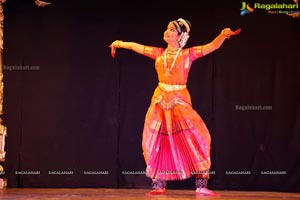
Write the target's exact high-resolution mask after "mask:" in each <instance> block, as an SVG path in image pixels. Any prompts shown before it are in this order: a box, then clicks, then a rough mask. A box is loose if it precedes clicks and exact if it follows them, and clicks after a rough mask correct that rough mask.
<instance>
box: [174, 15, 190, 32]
mask: <svg viewBox="0 0 300 200" xmlns="http://www.w3.org/2000/svg"><path fill="white" fill-rule="evenodd" d="M177 21H179V22H181V23H183V25H184V26H185V28H186V32H188V33H189V32H190V30H191V29H190V26H189V25H188V23H187V22H186V21H185V20H184V19H182V18H179V19H177Z"/></svg>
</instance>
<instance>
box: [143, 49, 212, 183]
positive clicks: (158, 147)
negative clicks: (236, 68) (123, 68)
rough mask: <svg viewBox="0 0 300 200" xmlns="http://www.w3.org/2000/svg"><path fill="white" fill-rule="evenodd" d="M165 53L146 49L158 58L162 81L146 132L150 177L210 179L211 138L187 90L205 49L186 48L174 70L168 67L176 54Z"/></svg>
mask: <svg viewBox="0 0 300 200" xmlns="http://www.w3.org/2000/svg"><path fill="white" fill-rule="evenodd" d="M165 51H167V50H165V49H163V48H158V47H151V46H145V49H144V55H145V56H148V57H150V58H152V59H155V68H156V71H157V75H158V80H159V84H158V86H157V87H156V89H155V91H154V94H153V96H152V99H151V104H150V106H149V108H148V111H147V114H146V117H145V124H144V130H143V141H142V148H143V155H144V159H145V162H146V165H147V168H146V176H148V177H149V178H151V179H152V180H161V181H168V180H183V179H187V178H189V177H191V176H193V175H196V177H200V178H205V179H208V178H209V173H208V171H209V169H210V166H211V160H210V143H211V138H210V134H209V131H208V129H207V127H206V125H205V123H204V122H203V120H202V118H201V117H200V116H199V115H198V113H197V112H196V111H195V110H194V109H193V107H192V103H191V98H190V94H189V92H188V89H187V88H186V84H187V80H188V74H189V71H190V67H191V64H192V63H193V61H194V60H196V59H198V58H200V57H202V56H203V54H202V49H201V46H195V47H191V48H186V49H182V50H181V51H180V52H179V53H178V57H177V59H176V62H175V63H174V65H173V68H172V69H171V70H170V69H168V67H167V66H171V64H172V62H173V60H174V54H173V55H172V54H168V53H165ZM166 64H167V65H166Z"/></svg>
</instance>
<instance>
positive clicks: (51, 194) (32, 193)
mask: <svg viewBox="0 0 300 200" xmlns="http://www.w3.org/2000/svg"><path fill="white" fill-rule="evenodd" d="M146 192H148V190H145V189H103V188H76V189H73V188H72V189H67V188H57V189H56V188H51V189H49V188H45V189H43V188H5V189H0V200H7V199H8V200H10V199H13V200H37V199H41V200H68V199H80V200H96V199H97V200H101V199H108V200H110V199H111V200H142V199H143V200H145V199H146V200H147V199H151V200H166V199H167V200H171V199H178V200H185V199H194V200H195V199H202V200H216V199H217V200H277V199H278V200H293V199H295V200H296V199H297V200H299V199H300V193H288V192H286V193H285V192H257V191H216V192H218V193H220V194H221V196H220V197H204V196H195V193H194V191H193V190H174V189H173V190H168V191H167V195H158V196H146V195H145V193H146Z"/></svg>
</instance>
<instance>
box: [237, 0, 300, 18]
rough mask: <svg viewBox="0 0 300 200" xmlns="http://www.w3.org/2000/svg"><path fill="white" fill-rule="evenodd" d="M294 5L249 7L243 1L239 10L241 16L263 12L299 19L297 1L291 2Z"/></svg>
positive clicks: (271, 4) (255, 5)
mask: <svg viewBox="0 0 300 200" xmlns="http://www.w3.org/2000/svg"><path fill="white" fill-rule="evenodd" d="M293 1H294V3H257V2H256V3H253V6H252V7H250V5H249V4H248V3H246V2H245V1H243V2H242V8H241V9H240V14H241V16H244V15H246V14H250V13H252V12H253V11H254V10H263V11H266V12H267V13H268V14H287V15H289V16H292V17H294V18H299V17H300V11H299V7H298V0H293Z"/></svg>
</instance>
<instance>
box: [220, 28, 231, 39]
mask: <svg viewBox="0 0 300 200" xmlns="http://www.w3.org/2000/svg"><path fill="white" fill-rule="evenodd" d="M226 29H228V28H224V29H223V30H222V32H221V34H222V35H223V36H224V37H225V38H227V39H229V37H230V36H229V35H226V34H225V30H226Z"/></svg>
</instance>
